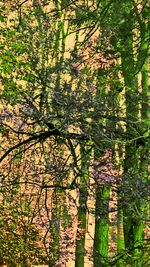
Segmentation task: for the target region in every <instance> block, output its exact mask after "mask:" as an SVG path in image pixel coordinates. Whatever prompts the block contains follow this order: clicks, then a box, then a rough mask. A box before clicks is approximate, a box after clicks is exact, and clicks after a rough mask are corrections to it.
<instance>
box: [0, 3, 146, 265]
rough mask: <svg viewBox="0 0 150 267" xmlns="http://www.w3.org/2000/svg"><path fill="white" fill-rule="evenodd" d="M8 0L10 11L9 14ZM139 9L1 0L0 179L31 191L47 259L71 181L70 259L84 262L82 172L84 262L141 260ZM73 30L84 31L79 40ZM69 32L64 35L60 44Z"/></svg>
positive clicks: (58, 240) (56, 254)
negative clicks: (89, 234) (90, 240)
mask: <svg viewBox="0 0 150 267" xmlns="http://www.w3.org/2000/svg"><path fill="white" fill-rule="evenodd" d="M8 5H9V8H11V9H10V10H11V12H14V19H12V20H10V19H9V12H8V9H7V7H8ZM118 6H119V7H120V8H119V10H118V12H117V13H116V12H115V10H116V7H118ZM16 7H17V9H16ZM17 11H19V12H18V13H17V14H16V12H17ZM18 14H19V15H18ZM147 17H148V3H147V1H144V3H141V5H139V4H138V3H136V2H135V1H126V3H124V2H123V1H121V2H120V1H118V0H116V1H92V5H91V2H90V1H79V2H78V3H76V1H74V2H72V1H71V2H68V1H61V2H58V1H49V5H48V6H47V3H46V2H45V1H41V2H40V1H33V4H32V5H30V4H28V1H23V2H21V3H20V2H18V1H17V3H13V2H11V1H7V5H6V6H5V5H4V3H3V6H2V17H1V20H2V37H3V38H2V41H1V46H2V49H3V51H2V57H1V63H2V64H1V66H2V67H1V79H2V89H1V140H0V147H1V159H0V162H1V163H2V167H1V177H2V179H1V185H2V187H4V186H5V184H7V186H10V188H11V186H12V185H13V186H15V185H16V186H18V184H19V185H20V186H24V187H25V189H26V190H28V192H29V195H31V194H32V191H33V192H34V193H35V195H36V203H35V200H34V201H31V202H32V205H33V206H34V209H33V217H34V220H36V219H37V217H38V216H39V217H38V218H40V222H41V223H43V224H44V226H43V228H44V231H45V235H44V237H43V244H44V247H45V252H43V253H45V254H46V263H48V264H49V266H54V265H55V264H58V263H59V262H60V260H61V253H62V247H61V245H62V243H63V237H62V236H63V232H64V231H65V227H66V226H65V224H66V223H65V220H66V218H67V217H69V210H67V211H66V209H68V207H67V205H66V204H65V205H66V206H65V205H64V206H65V207H66V208H65V207H64V206H63V208H62V207H61V204H62V203H67V200H66V198H65V197H66V195H67V197H68V199H71V201H73V198H71V197H70V193H68V191H69V192H71V191H72V190H77V191H78V192H79V205H78V207H76V209H77V210H78V216H77V233H80V234H81V235H80V237H79V236H78V234H77V239H76V266H79V265H80V267H82V266H84V253H83V252H85V234H86V227H87V224H88V220H87V218H86V215H87V212H88V207H87V197H88V194H91V192H90V189H89V188H88V186H87V185H88V181H90V179H91V178H90V176H91V173H92V177H93V178H94V183H93V191H94V192H96V195H95V196H94V197H95V200H96V207H95V214H94V216H95V237H94V265H95V266H98V264H101V265H102V266H107V265H109V261H112V262H111V264H116V262H117V264H118V265H120V266H123V265H122V264H123V261H122V259H123V260H124V259H127V261H128V263H129V264H132V265H133V264H134V265H135V266H142V264H143V262H142V261H143V259H142V255H143V253H142V251H144V247H145V243H144V242H145V240H144V236H143V233H144V225H145V220H146V206H147V190H146V185H147V173H146V168H147V158H145V156H144V154H145V152H146V151H147V145H148V141H147V140H148V129H147V128H148V126H147V120H148V119H147V103H146V101H147V100H146V96H147V89H148V88H147V87H148V85H147V78H146V72H147V69H148V64H147V62H146V58H147V53H148V19H147ZM4 26H6V27H5V28H4ZM74 32H75V33H74ZM80 32H81V33H83V35H84V37H85V38H84V37H83V38H82V40H81V41H80V38H81V35H80ZM71 34H72V36H73V37H72V38H73V39H72V40H73V45H72V46H70V47H69V48H66V44H67V41H68V40H69V39H68V38H69V37H68V36H69V35H71ZM83 39H84V40H83ZM140 75H142V82H141V85H139V83H140V81H139V77H140ZM140 86H141V88H142V92H141V91H140ZM133 101H134V106H133V105H131V103H132V102H133ZM4 142H5V145H4ZM78 148H80V149H78ZM79 150H80V152H79ZM105 153H106V154H107V153H110V154H111V159H110V158H109V160H108V158H107V157H106V158H105ZM93 154H94V155H95V156H94V157H95V158H94V160H93ZM117 154H119V162H118V163H117V159H116V155H117ZM120 155H121V156H120ZM104 158H105V160H104V163H103V164H102V162H101V161H103V159H104ZM137 166H138V168H137ZM120 167H121V168H122V170H123V173H122V174H121V175H117V178H116V177H115V178H114V168H118V169H119V168H120ZM90 169H93V171H92V172H90ZM137 169H138V170H137ZM143 177H144V178H143ZM114 188H115V190H116V192H117V200H118V210H117V211H116V212H118V231H120V230H119V229H120V224H121V225H122V224H123V227H124V240H125V245H124V243H123V245H120V242H122V241H121V240H120V239H118V255H116V257H115V259H114V261H113V259H111V257H109V251H110V246H109V229H110V228H111V225H110V213H109V205H110V203H111V191H112V190H114ZM141 188H142V190H141ZM133 189H135V192H136V194H134V190H133ZM66 192H67V193H66ZM16 194H17V193H16ZM49 196H50V198H49ZM137 196H138V197H137ZM129 199H130V203H129V204H128V200H129ZM24 200H25V198H24ZM50 201H51V204H50ZM42 214H44V216H46V217H45V219H43V218H42ZM64 214H65V215H64ZM64 217H65V218H64ZM99 217H100V218H99ZM72 218H73V216H72ZM72 224H73V222H72ZM62 225H63V227H62V228H61V226H62ZM116 226H117V219H116V221H115V227H116ZM102 233H104V237H105V238H103V235H102ZM124 240H123V241H124ZM129 241H131V242H129ZM121 244H122V243H121ZM120 247H121V249H120ZM126 250H127V253H126ZM78 255H80V256H79V257H78ZM97 255H98V257H97ZM128 255H129V256H128ZM97 259H98V260H97ZM130 262H131V263H130Z"/></svg>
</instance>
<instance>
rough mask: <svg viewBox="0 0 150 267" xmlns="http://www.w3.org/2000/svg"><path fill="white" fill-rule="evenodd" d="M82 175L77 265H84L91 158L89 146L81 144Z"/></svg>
mask: <svg viewBox="0 0 150 267" xmlns="http://www.w3.org/2000/svg"><path fill="white" fill-rule="evenodd" d="M80 151H81V176H80V186H79V207H78V229H77V236H76V251H75V267H83V266H84V256H85V235H86V225H87V220H86V213H87V198H88V187H87V186H88V179H89V158H90V154H89V151H88V149H87V148H85V147H84V146H83V145H81V149H80Z"/></svg>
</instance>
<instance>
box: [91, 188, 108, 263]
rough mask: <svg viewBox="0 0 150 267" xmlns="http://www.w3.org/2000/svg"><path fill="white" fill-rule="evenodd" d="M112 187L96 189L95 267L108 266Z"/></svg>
mask: <svg viewBox="0 0 150 267" xmlns="http://www.w3.org/2000/svg"><path fill="white" fill-rule="evenodd" d="M109 194H110V186H104V187H103V189H102V190H100V189H99V188H97V189H96V208H95V235H94V253H93V254H94V267H101V266H107V265H106V264H107V260H108V230H109V218H108V208H109Z"/></svg>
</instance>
